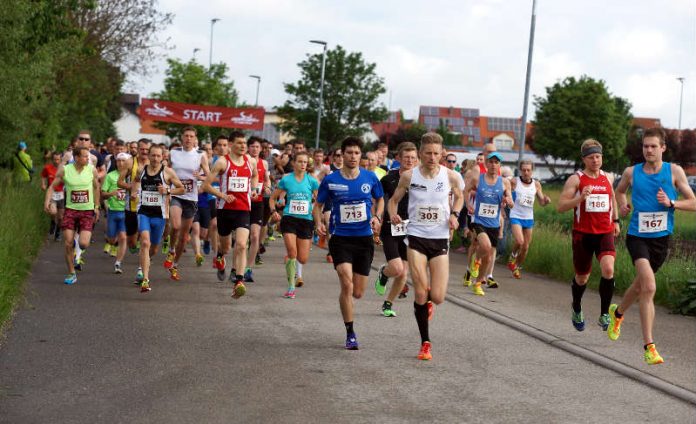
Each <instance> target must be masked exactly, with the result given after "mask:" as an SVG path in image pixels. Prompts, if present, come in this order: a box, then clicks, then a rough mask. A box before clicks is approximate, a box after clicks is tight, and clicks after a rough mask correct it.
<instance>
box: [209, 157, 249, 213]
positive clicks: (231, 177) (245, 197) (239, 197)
mask: <svg viewBox="0 0 696 424" xmlns="http://www.w3.org/2000/svg"><path fill="white" fill-rule="evenodd" d="M243 158H244V163H243V164H242V165H241V166H237V165H235V164H234V163H232V159H231V158H230V155H225V159H227V168H226V169H225V172H224V173H222V175H220V191H223V192H224V193H225V194H227V195H232V196H234V201H233V202H229V203H228V202H226V201H225V199H218V201H217V208H218V209H227V210H233V211H250V210H251V196H250V194H249V193H250V190H251V174H252V172H251V165H249V160H248V159H247V157H246V155H244V156H243Z"/></svg>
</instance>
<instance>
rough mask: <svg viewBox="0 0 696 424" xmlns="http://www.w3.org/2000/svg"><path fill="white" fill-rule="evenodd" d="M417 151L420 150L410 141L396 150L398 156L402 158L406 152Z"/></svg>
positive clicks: (403, 143)
mask: <svg viewBox="0 0 696 424" xmlns="http://www.w3.org/2000/svg"><path fill="white" fill-rule="evenodd" d="M417 150H418V148H417V147H416V145H415V144H413V143H411V142H410V141H404V142H402V143H400V144H399V146H398V147H397V148H396V154H397V155H399V156H401V155H402V154H403V153H404V152H412V151H417Z"/></svg>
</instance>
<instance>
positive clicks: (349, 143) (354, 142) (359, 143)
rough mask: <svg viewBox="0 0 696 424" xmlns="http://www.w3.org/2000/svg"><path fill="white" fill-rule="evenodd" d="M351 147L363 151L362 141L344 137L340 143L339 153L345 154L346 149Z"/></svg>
mask: <svg viewBox="0 0 696 424" xmlns="http://www.w3.org/2000/svg"><path fill="white" fill-rule="evenodd" d="M351 146H358V149H360V151H361V152H362V149H363V141H362V139H361V138H360V137H354V136H350V137H346V138H345V139H344V140H343V141H342V142H341V152H342V153H345V151H346V147H351Z"/></svg>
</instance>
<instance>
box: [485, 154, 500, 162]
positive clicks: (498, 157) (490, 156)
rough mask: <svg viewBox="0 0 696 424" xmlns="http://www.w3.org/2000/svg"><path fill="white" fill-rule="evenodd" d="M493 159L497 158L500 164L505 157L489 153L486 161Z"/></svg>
mask: <svg viewBox="0 0 696 424" xmlns="http://www.w3.org/2000/svg"><path fill="white" fill-rule="evenodd" d="M493 158H497V159H498V161H499V162H502V161H503V157H502V156H501V155H500V153H498V152H492V153H489V154H488V156H486V159H493Z"/></svg>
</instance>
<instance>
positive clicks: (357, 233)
mask: <svg viewBox="0 0 696 424" xmlns="http://www.w3.org/2000/svg"><path fill="white" fill-rule="evenodd" d="M362 147H363V142H362V140H360V139H359V138H357V137H347V138H346V139H345V140H343V142H342V143H341V151H342V152H343V155H344V157H343V167H342V168H341V169H340V171H337V172H333V173H331V174H329V175H327V176H326V177H324V180H323V181H322V182H321V185H320V186H319V191H318V194H317V200H316V204H315V205H314V210H313V215H314V224H315V226H316V228H317V232H318V233H319V235H320V236H325V235H326V234H327V230H326V226H325V225H324V222H323V220H322V210H323V208H324V204H326V203H327V202H329V201H330V202H331V222H330V225H329V229H328V232H329V233H330V234H331V239H330V240H329V254H330V255H331V256H332V258H333V264H334V268H335V269H336V273H337V274H338V279H339V281H340V284H341V294H340V296H339V304H340V307H341V315H342V316H343V323H344V325H345V327H346V345H345V347H346V349H349V350H357V349H358V339H357V337H356V335H355V331H354V329H353V299H352V298H353V297H354V298H356V299H359V298H361V297H362V295H363V293H364V292H365V284H366V283H367V277H368V275H369V274H370V266H371V265H372V258H373V256H374V251H375V246H374V241H373V239H372V235H373V231H374V232H379V227H380V222H381V219H380V216H382V213H383V211H384V199H383V195H384V194H383V192H382V185H381V184H380V183H379V180H378V179H377V177H376V176H375V174H374V173H372V172H369V171H367V170H364V169H361V168H360V167H359V166H358V164H359V162H360V156H361V154H362ZM373 199H374V201H373ZM373 205H374V214H373Z"/></svg>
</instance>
